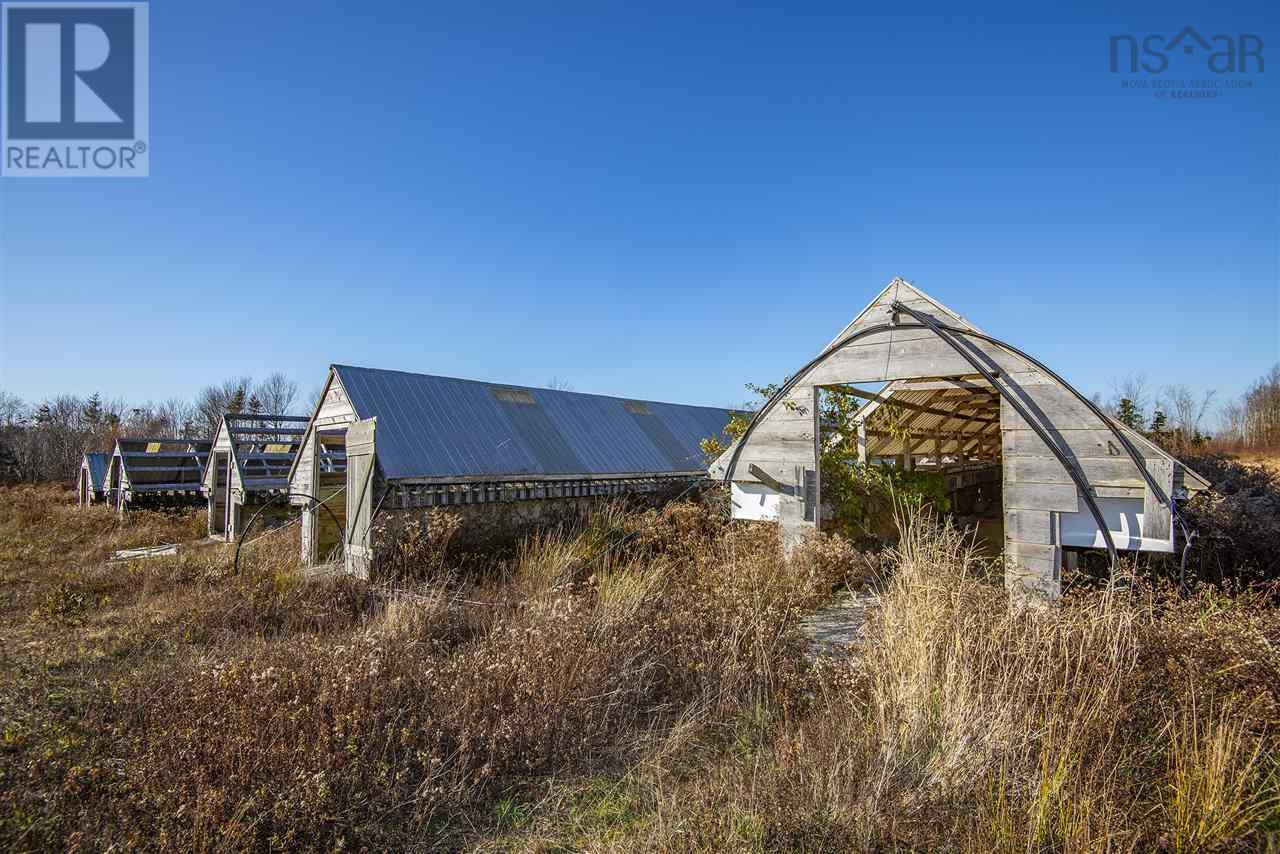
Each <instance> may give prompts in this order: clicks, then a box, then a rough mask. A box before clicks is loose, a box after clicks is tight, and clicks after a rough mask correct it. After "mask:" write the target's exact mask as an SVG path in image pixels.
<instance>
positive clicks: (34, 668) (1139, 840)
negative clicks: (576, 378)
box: [0, 487, 1280, 852]
mask: <svg viewBox="0 0 1280 854" xmlns="http://www.w3.org/2000/svg"><path fill="white" fill-rule="evenodd" d="M201 526H202V521H201V519H200V518H199V517H198V516H197V515H195V514H192V515H189V516H185V517H171V516H163V515H156V514H142V513H140V514H136V515H134V516H133V517H131V518H130V519H129V520H128V521H127V522H124V523H118V522H117V521H116V520H115V519H114V517H113V516H111V515H110V514H109V513H108V512H107V511H104V510H97V509H94V510H89V511H85V512H81V511H78V510H77V509H76V508H75V506H74V504H73V501H72V496H71V495H70V494H69V493H66V492H64V491H62V490H59V489H56V488H51V487H21V488H10V489H3V490H0V610H2V611H3V617H2V619H0V845H3V847H5V848H9V849H13V850H76V851H79V850H95V851H96V850H107V849H116V850H123V849H130V850H131V849H181V850H244V849H254V850H267V849H281V848H289V849H325V850H334V849H338V848H344V849H353V848H354V849H402V850H482V851H499V850H503V851H505V850H514V851H527V850H535V851H580V850H581V851H605V850H618V851H624V850H625V851H630V850H655V851H657V850H661V851H669V850H677V851H681V850H683V851H722V850H760V851H766V850H767V851H789V850H810V851H835V850H855V851H856V850H868V849H872V850H903V851H910V850H955V851H1020V852H1026V851H1095V850H1117V851H1152V850H1167V851H1187V852H1191V851H1243V850H1272V851H1280V765H1278V757H1280V751H1278V749H1277V748H1278V747H1280V612H1277V611H1276V610H1273V609H1272V608H1270V607H1269V606H1268V605H1267V603H1266V602H1265V601H1264V600H1263V599H1262V598H1261V597H1258V596H1250V595H1238V596H1235V597H1233V598H1228V597H1225V596H1223V595H1221V594H1218V593H1215V592H1213V591H1211V590H1207V589H1206V590H1201V591H1199V592H1196V593H1195V594H1194V595H1192V596H1190V597H1187V598H1179V597H1176V596H1174V595H1171V594H1170V593H1169V592H1168V591H1165V590H1162V589H1159V588H1149V587H1147V586H1144V585H1135V586H1133V587H1130V588H1128V589H1126V590H1125V591H1124V592H1110V593H1108V592H1105V591H1103V592H1098V591H1094V592H1082V593H1078V594H1073V596H1071V597H1070V598H1069V599H1068V601H1067V602H1066V603H1065V605H1064V606H1063V607H1062V608H1061V609H1060V610H1057V611H1048V612H1045V611H1033V610H1012V609H1011V608H1010V607H1009V605H1008V602H1007V598H1006V596H1005V594H1004V591H1003V589H1002V588H1001V587H1000V585H999V583H998V581H997V580H996V579H997V573H995V572H994V569H993V567H992V566H990V565H988V564H987V563H985V562H984V561H982V560H980V559H978V558H977V557H975V555H974V554H972V553H971V552H970V551H969V549H968V548H967V546H966V543H965V542H964V540H963V538H962V537H961V536H960V535H959V534H957V533H956V532H955V531H953V530H949V529H946V528H942V527H939V526H938V525H937V524H936V523H934V522H931V521H930V520H929V519H926V518H916V519H914V520H912V521H910V522H909V523H906V524H905V528H906V530H905V531H904V536H903V538H902V541H901V543H900V546H899V547H898V548H897V549H896V550H894V551H893V552H890V553H885V554H881V555H875V556H870V557H867V556H862V555H859V554H857V553H855V552H854V551H853V550H852V549H850V548H849V547H848V546H847V545H845V544H844V543H842V542H841V541H838V540H834V539H824V540H821V541H819V542H816V543H814V544H813V545H812V546H811V547H810V548H809V549H807V550H806V551H805V552H804V553H803V554H801V555H799V556H797V557H795V558H794V559H792V560H791V561H789V562H784V561H782V560H780V559H779V558H778V549H777V543H776V542H775V541H774V539H773V535H772V533H771V532H770V531H768V530H767V529H762V528H756V527H749V526H748V527H743V526H739V525H736V524H728V523H725V522H723V521H722V520H720V518H719V517H718V516H717V515H716V514H715V513H714V512H712V511H710V510H709V509H708V508H707V507H704V506H702V505H700V504H692V503H686V504H679V505H675V506H672V507H668V508H667V509H665V510H664V511H662V512H661V513H656V512H653V511H648V512H638V511H635V512H627V511H625V510H623V509H622V508H620V507H612V508H609V509H607V510H606V511H604V512H601V513H600V514H599V515H598V516H597V517H596V518H594V519H592V520H591V522H590V523H589V524H588V525H586V526H585V527H584V528H583V529H581V530H575V531H565V532H561V533H560V534H558V535H549V536H544V537H540V538H538V539H536V540H535V541H531V542H528V543H526V545H525V546H524V548H523V549H522V550H521V552H520V554H519V555H518V556H516V557H514V558H508V559H505V560H501V561H499V560H496V559H495V560H494V561H493V562H492V564H491V565H489V566H484V567H476V566H474V565H473V566H472V567H471V568H470V569H469V570H468V572H466V573H459V572H456V571H453V570H452V568H451V566H450V564H449V561H448V559H447V556H445V557H444V558H441V557H440V555H438V554H437V555H435V557H433V559H432V562H431V566H430V567H429V568H428V569H429V571H425V572H424V573H423V576H424V577H423V580H422V581H421V583H420V584H419V585H418V586H416V587H415V588H414V589H412V590H402V591H398V592H396V593H389V592H388V591H386V590H384V589H374V588H371V587H369V586H367V585H365V584H362V583H360V582H356V581H352V580H350V579H346V578H329V579H311V580H306V579H304V578H303V577H302V575H301V573H300V572H299V570H298V567H297V566H296V564H295V560H294V555H295V554H296V544H295V543H294V541H293V540H292V537H293V536H294V534H293V532H292V530H287V531H285V532H283V533H281V534H278V535H273V536H272V537H269V538H267V539H264V540H263V541H261V542H259V543H257V544H256V545H255V547H254V548H253V549H251V551H250V553H249V554H248V555H247V559H246V560H245V561H244V563H243V564H242V566H241V571H240V572H239V573H238V574H237V573H235V572H233V570H232V566H231V555H230V551H229V549H227V548H226V547H223V546H196V547H192V548H189V549H184V550H183V551H181V552H180V553H179V554H178V555H175V556H171V557H163V558H152V559H148V560H138V561H132V562H126V563H105V562H104V561H105V559H106V558H107V557H108V556H109V555H110V554H111V552H112V551H113V550H116V549H120V548H125V547H131V546H140V545H154V544H159V543H165V542H176V541H191V540H194V539H196V538H197V536H198V535H199V533H200V529H201ZM601 555H604V557H600V556H601ZM870 572H877V573H883V574H884V575H885V576H886V577H885V578H884V579H883V580H882V582H881V583H882V584H884V585H885V590H884V593H883V596H882V608H881V609H880V610H879V612H878V613H876V614H875V615H873V616H872V618H871V620H870V623H869V625H868V627H867V636H866V644H865V648H864V650H863V652H862V654H861V655H859V656H856V657H854V658H852V659H850V660H847V661H823V662H819V663H817V664H814V663H811V662H810V661H809V660H808V659H807V658H806V656H805V654H804V643H803V641H802V639H801V637H800V635H799V633H798V631H797V625H798V622H799V620H800V618H801V617H802V616H803V615H804V614H806V613H807V612H809V611H810V610H812V609H813V608H815V607H817V606H818V605H820V604H821V603H823V602H824V601H826V600H827V599H828V598H829V597H830V596H831V595H832V593H833V592H834V591H836V590H837V589H838V588H839V587H840V586H842V585H846V584H854V585H856V584H859V583H860V582H861V581H863V580H864V578H865V577H866V575H867V574H868V573H870Z"/></svg>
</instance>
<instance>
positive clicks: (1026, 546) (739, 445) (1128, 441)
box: [710, 279, 1208, 600]
mask: <svg viewBox="0 0 1280 854" xmlns="http://www.w3.org/2000/svg"><path fill="white" fill-rule="evenodd" d="M857 384H863V385H872V386H877V388H875V389H870V390H869V389H860V388H858V387H857ZM833 388H836V389H839V390H840V391H842V392H846V393H852V394H854V395H855V396H858V397H861V398H863V399H865V400H866V401H867V403H866V404H865V405H864V406H862V407H861V408H860V409H859V410H858V413H857V416H856V421H855V423H856V424H857V428H856V429H858V431H859V456H860V457H861V458H862V459H863V460H864V461H867V462H876V461H877V460H879V461H881V462H884V461H888V460H892V461H893V462H892V464H895V465H898V466H902V467H910V466H925V467H928V468H931V469H932V470H934V471H938V472H941V473H943V474H945V475H946V476H947V485H948V487H949V488H951V489H953V490H954V494H955V495H956V497H957V499H958V501H957V502H955V503H956V504H957V505H958V507H959V508H960V510H961V511H962V515H964V516H967V517H969V518H968V520H967V521H970V522H972V523H975V524H979V525H981V524H982V523H983V522H984V520H985V521H986V522H987V523H994V526H993V527H995V528H996V537H997V541H1002V542H1003V546H1004V555H1005V559H1006V565H1007V572H1006V583H1007V586H1008V587H1009V588H1010V591H1011V592H1012V593H1014V594H1017V595H1021V594H1024V593H1028V592H1030V593H1032V594H1034V595H1035V596H1036V597H1039V598H1047V599H1049V600H1054V599H1056V598H1057V596H1058V595H1059V593H1060V578H1061V570H1062V568H1063V566H1064V564H1066V563H1070V562H1071V561H1072V560H1074V558H1075V557H1076V550H1077V549H1081V548H1105V549H1107V550H1108V552H1109V553H1110V555H1111V557H1112V560H1113V562H1114V560H1115V556H1116V553H1117V551H1119V550H1142V551H1162V552H1171V551H1173V550H1174V547H1175V539H1176V537H1177V536H1178V531H1177V525H1176V518H1177V517H1176V514H1177V501H1178V500H1179V499H1182V498H1185V497H1186V496H1187V495H1188V494H1189V493H1192V492H1195V491H1197V490H1201V489H1205V488H1207V487H1208V484H1207V483H1206V482H1205V481H1204V480H1203V478H1201V477H1199V476H1198V475H1196V474H1195V473H1194V472H1192V471H1190V470H1188V469H1187V468H1186V467H1185V466H1183V465H1182V464H1180V463H1179V462H1178V461H1177V460H1175V459H1173V458H1172V457H1171V456H1170V455H1169V454H1167V453H1165V452H1164V451H1163V450H1161V449H1160V448H1158V447H1157V446H1156V445H1154V444H1152V443H1151V442H1149V441H1148V440H1147V439H1145V438H1144V437H1143V436H1141V435H1139V434H1138V433H1136V432H1134V431H1132V430H1129V429H1128V428H1126V427H1124V426H1123V425H1121V424H1119V423H1118V422H1116V421H1115V420H1113V419H1111V418H1109V417H1108V416H1107V415H1105V414H1104V413H1103V412H1102V411H1100V410H1099V409H1098V408H1097V406H1096V405H1095V404H1093V403H1092V402H1091V401H1090V400H1089V399H1088V398H1086V397H1085V396H1084V395H1082V394H1080V393H1079V392H1078V391H1076V390H1075V389H1074V388H1072V387H1071V386H1070V385H1069V384H1068V383H1067V382H1066V381H1065V380H1063V379H1062V378H1061V377H1060V376H1058V375H1057V374H1056V373H1054V372H1053V371H1052V370H1051V369H1049V368H1048V367H1047V366H1045V365H1043V364H1042V363H1040V362H1039V361H1037V360H1036V359H1035V358H1034V357H1033V356H1031V355H1029V354H1027V353H1024V352H1022V351H1020V350H1018V349H1017V348H1015V347H1013V346H1011V345H1009V344H1007V343H1005V342H1002V341H999V340H997V339H996V338H994V337H991V336H989V335H986V334H985V333H983V332H982V331H981V330H980V329H978V328H977V327H976V326H974V325H973V324H971V323H969V322H968V321H967V320H965V319H964V318H962V317H961V316H960V315H958V314H956V313H955V312H953V311H951V310H950V309H948V308H946V307H945V306H943V305H942V304H940V303H939V302H937V301H936V300H934V299H932V298H931V297H929V296H928V295H927V294H925V293H923V292H922V291H920V290H918V289H917V288H915V287H914V286H912V285H911V284H909V283H908V282H905V281H903V280H901V279H894V280H893V281H892V282H890V283H889V285H888V286H887V287H886V288H885V289H884V290H883V291H882V292H881V293H880V294H879V296H877V297H876V298H875V299H874V300H873V301H872V302H871V304H870V305H869V306H867V308H866V309H864V310H863V311H862V312H861V313H860V314H859V315H858V316H857V317H856V318H854V320H853V322H852V323H850V324H849V325H848V326H846V327H845V328H844V329H843V330H842V331H841V332H840V334H839V335H837V336H836V337H835V339H834V340H832V341H831V343H830V344H828V345H827V347H826V348H825V349H823V350H822V351H821V352H820V353H819V354H818V356H817V357H815V358H814V359H812V360H811V361H809V362H808V363H806V364H804V365H802V366H800V367H799V368H798V369H797V370H796V371H795V372H794V373H793V374H792V375H791V377H790V379H788V380H787V382H786V383H785V384H784V385H783V386H782V387H781V388H780V389H779V390H778V393H777V394H775V395H774V397H773V398H772V399H770V400H769V401H768V402H767V403H766V404H765V405H764V406H763V407H761V409H760V410H759V411H758V412H757V413H756V414H755V417H754V418H753V420H752V422H751V425H750V427H749V428H748V430H747V432H746V433H745V434H744V435H743V436H742V438H741V439H739V440H738V441H737V442H735V443H734V444H733V445H732V446H731V447H730V448H729V450H728V451H726V452H725V453H724V454H723V455H722V456H721V457H720V459H718V460H717V461H716V462H715V463H714V464H713V465H712V466H711V469H710V472H711V474H712V476H713V477H716V478H720V479H723V480H725V481H728V482H729V483H731V484H732V494H733V507H734V515H735V516H737V517H739V518H754V519H776V520H777V521H778V522H779V523H780V526H781V528H782V531H783V534H784V542H786V543H788V544H789V545H790V544H793V543H795V542H796V541H797V540H798V539H799V538H801V537H803V536H804V535H805V534H806V533H807V532H810V531H813V530H816V529H818V528H820V526H821V520H822V516H823V512H822V510H821V509H820V508H822V505H823V502H822V483H821V477H820V471H819V466H818V464H817V460H818V458H819V454H820V452H821V451H820V446H821V443H822V432H823V425H822V424H820V423H819V412H820V411H821V409H820V405H821V401H822V399H823V398H822V397H821V395H823V394H824V393H825V392H824V390H828V391H829V390H830V389H833Z"/></svg>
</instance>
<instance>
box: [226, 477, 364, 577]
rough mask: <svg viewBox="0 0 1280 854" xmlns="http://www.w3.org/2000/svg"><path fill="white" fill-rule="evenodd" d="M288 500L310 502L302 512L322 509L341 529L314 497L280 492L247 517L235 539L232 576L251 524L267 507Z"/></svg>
mask: <svg viewBox="0 0 1280 854" xmlns="http://www.w3.org/2000/svg"><path fill="white" fill-rule="evenodd" d="M288 498H305V499H307V500H308V501H310V502H311V506H310V507H308V508H306V510H304V511H303V512H309V511H311V510H314V509H315V508H317V507H323V508H324V512H326V513H328V514H329V518H330V519H332V520H333V524H334V525H336V526H338V527H341V525H339V524H338V516H337V514H335V513H334V512H333V509H332V508H330V507H329V505H327V504H325V503H324V502H323V501H321V500H320V499H318V498H316V497H315V496H314V495H308V494H307V493H305V492H282V493H280V494H278V495H273V496H271V498H270V499H268V500H267V502H266V503H265V504H263V505H262V506H261V507H259V508H258V511H257V512H256V513H254V514H253V515H252V516H250V517H249V521H248V523H247V524H246V525H245V526H244V530H243V531H241V532H240V536H239V537H236V559H235V562H234V563H233V564H232V570H231V571H232V573H233V574H234V575H239V574H240V548H241V546H243V545H244V541H245V538H246V537H248V536H249V532H250V531H251V530H253V523H254V522H256V521H258V517H259V516H261V515H262V513H263V511H265V510H266V509H267V508H268V507H270V506H272V505H273V504H276V503H278V502H280V501H282V500H284V499H288Z"/></svg>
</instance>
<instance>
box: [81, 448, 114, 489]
mask: <svg viewBox="0 0 1280 854" xmlns="http://www.w3.org/2000/svg"><path fill="white" fill-rule="evenodd" d="M84 459H85V462H87V463H88V464H89V482H90V484H91V485H92V486H93V488H94V489H99V488H101V487H102V484H104V483H106V481H107V461H108V460H110V459H111V455H110V454H105V453H97V452H94V453H88V454H85V455H84Z"/></svg>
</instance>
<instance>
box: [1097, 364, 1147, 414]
mask: <svg viewBox="0 0 1280 854" xmlns="http://www.w3.org/2000/svg"><path fill="white" fill-rule="evenodd" d="M1111 392H1112V398H1111V401H1110V403H1109V405H1108V407H1107V408H1108V409H1109V410H1110V411H1111V414H1112V415H1116V414H1117V413H1119V412H1120V409H1121V402H1122V401H1126V400H1127V401H1129V403H1130V405H1131V407H1132V411H1133V412H1134V413H1135V414H1136V416H1137V420H1139V421H1143V422H1145V421H1146V420H1147V418H1148V417H1149V416H1150V414H1151V413H1150V411H1149V410H1150V407H1151V384H1150V382H1148V380H1147V375H1146V374H1143V373H1136V374H1127V375H1126V376H1123V377H1117V378H1113V379H1112V380H1111Z"/></svg>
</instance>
